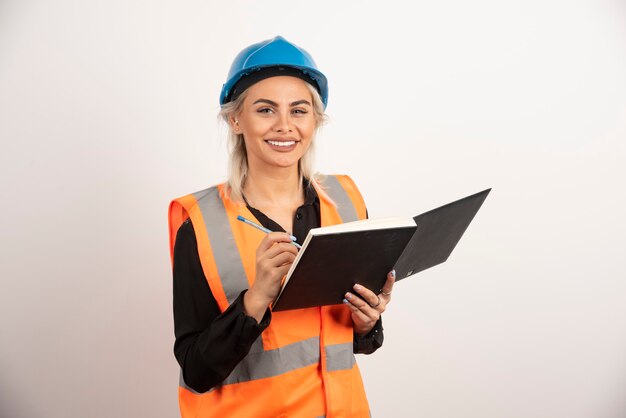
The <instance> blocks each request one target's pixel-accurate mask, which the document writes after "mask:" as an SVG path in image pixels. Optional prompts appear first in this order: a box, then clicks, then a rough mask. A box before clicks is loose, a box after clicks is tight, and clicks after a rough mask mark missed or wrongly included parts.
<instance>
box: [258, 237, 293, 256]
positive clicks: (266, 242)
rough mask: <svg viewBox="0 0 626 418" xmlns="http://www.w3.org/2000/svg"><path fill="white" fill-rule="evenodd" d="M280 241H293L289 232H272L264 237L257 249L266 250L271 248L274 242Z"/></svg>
mask: <svg viewBox="0 0 626 418" xmlns="http://www.w3.org/2000/svg"><path fill="white" fill-rule="evenodd" d="M279 242H291V238H290V237H289V234H287V233H286V232H270V233H269V234H267V235H266V236H265V237H264V238H263V240H262V241H261V243H260V244H259V247H258V248H257V250H258V251H260V252H265V251H267V250H268V249H270V248H271V247H272V246H273V245H274V244H276V243H279Z"/></svg>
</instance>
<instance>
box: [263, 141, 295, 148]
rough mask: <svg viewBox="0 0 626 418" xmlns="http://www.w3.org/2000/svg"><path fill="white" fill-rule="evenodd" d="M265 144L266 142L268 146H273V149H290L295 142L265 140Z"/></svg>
mask: <svg viewBox="0 0 626 418" xmlns="http://www.w3.org/2000/svg"><path fill="white" fill-rule="evenodd" d="M265 142H267V143H268V144H270V145H274V146H275V147H285V148H286V147H290V146H292V145H295V143H296V141H293V140H292V141H272V140H269V139H268V140H266V141H265Z"/></svg>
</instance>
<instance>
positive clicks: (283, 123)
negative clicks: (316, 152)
mask: <svg viewBox="0 0 626 418" xmlns="http://www.w3.org/2000/svg"><path fill="white" fill-rule="evenodd" d="M292 130H293V129H292V125H291V115H290V113H289V112H278V113H277V117H276V123H275V124H274V132H281V133H284V132H291V131H292Z"/></svg>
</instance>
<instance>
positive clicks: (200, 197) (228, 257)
mask: <svg viewBox="0 0 626 418" xmlns="http://www.w3.org/2000/svg"><path fill="white" fill-rule="evenodd" d="M193 195H194V197H195V198H196V201H197V202H198V207H199V208H200V212H201V213H202V217H203V218H204V224H205V226H206V233H207V235H208V237H209V241H210V242H214V243H219V245H213V246H212V248H213V256H214V259H215V264H216V265H217V271H218V273H219V275H220V279H221V280H222V283H224V292H225V293H226V299H227V300H228V304H229V305H230V304H231V303H233V302H234V301H235V299H237V296H239V293H241V291H242V290H243V289H247V288H248V280H246V273H245V271H244V269H243V263H242V262H241V257H240V256H239V250H238V249H237V244H235V239H234V238H233V233H232V231H231V230H230V223H229V222H228V217H227V216H226V208H224V203H223V202H222V199H220V196H219V191H218V189H217V187H211V188H209V189H206V190H203V191H201V192H197V193H194V194H193Z"/></svg>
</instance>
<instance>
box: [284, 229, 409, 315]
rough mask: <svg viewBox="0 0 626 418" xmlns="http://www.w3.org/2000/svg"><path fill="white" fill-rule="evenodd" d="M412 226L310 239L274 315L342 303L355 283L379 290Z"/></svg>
mask: <svg viewBox="0 0 626 418" xmlns="http://www.w3.org/2000/svg"><path fill="white" fill-rule="evenodd" d="M415 228H416V227H415V226H412V227H402V228H393V229H379V230H370V231H355V232H343V233H338V234H328V235H319V236H315V237H312V239H311V241H310V242H309V244H308V246H307V247H306V251H305V253H304V254H303V255H302V258H301V259H300V261H299V262H298V265H297V266H296V269H295V270H294V271H293V273H292V275H291V277H290V278H289V282H288V283H287V285H286V286H285V288H284V290H283V292H282V294H281V295H280V297H279V299H278V301H277V302H276V303H275V304H274V305H273V306H272V310H273V311H283V310H287V309H300V308H310V307H312V306H323V305H335V304H338V303H342V301H343V298H344V295H345V294H346V292H347V291H352V292H353V293H354V290H353V289H352V286H354V285H355V284H356V283H357V282H358V283H359V284H361V285H363V286H365V287H367V288H369V289H376V291H378V290H380V288H381V287H382V285H383V284H384V283H385V279H386V278H387V273H389V272H390V271H391V269H392V268H393V265H394V263H395V262H396V260H397V259H398V257H399V256H400V254H402V251H403V250H404V248H405V247H406V245H407V243H408V242H409V240H410V239H411V237H412V236H413V233H414V232H415Z"/></svg>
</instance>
